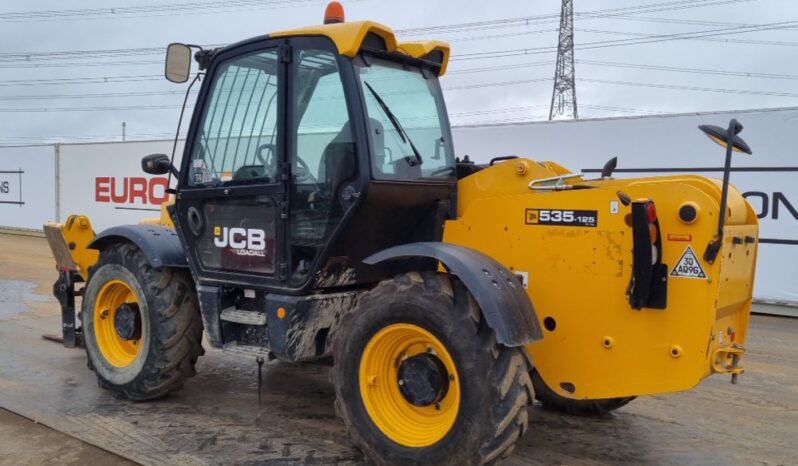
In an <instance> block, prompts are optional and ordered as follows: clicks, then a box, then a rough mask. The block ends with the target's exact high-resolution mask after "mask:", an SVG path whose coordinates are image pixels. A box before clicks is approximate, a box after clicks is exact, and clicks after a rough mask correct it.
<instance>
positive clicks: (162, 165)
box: [141, 154, 172, 175]
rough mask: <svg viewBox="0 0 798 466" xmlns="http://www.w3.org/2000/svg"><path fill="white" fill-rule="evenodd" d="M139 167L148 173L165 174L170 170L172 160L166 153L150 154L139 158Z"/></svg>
mask: <svg viewBox="0 0 798 466" xmlns="http://www.w3.org/2000/svg"><path fill="white" fill-rule="evenodd" d="M141 169H142V170H144V173H149V174H150V175H165V174H167V173H169V171H170V170H172V162H170V161H169V156H168V155H166V154H150V155H148V156H146V157H144V158H143V159H141Z"/></svg>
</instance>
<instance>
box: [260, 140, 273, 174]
mask: <svg viewBox="0 0 798 466" xmlns="http://www.w3.org/2000/svg"><path fill="white" fill-rule="evenodd" d="M266 149H268V150H269V153H268V154H267V155H266V157H264V156H263V151H264V150H266ZM276 153H277V146H275V145H274V144H270V143H267V144H261V145H259V146H258V148H257V149H255V157H257V159H258V161H259V162H260V163H261V164H263V170H264V171H265V172H266V173H267V174H268V175H269V176H270V177H271V175H272V174H273V173H275V172H276V171H277V170H276V168H277V166H276V163H275V162H276V161H277V157H275V154H276Z"/></svg>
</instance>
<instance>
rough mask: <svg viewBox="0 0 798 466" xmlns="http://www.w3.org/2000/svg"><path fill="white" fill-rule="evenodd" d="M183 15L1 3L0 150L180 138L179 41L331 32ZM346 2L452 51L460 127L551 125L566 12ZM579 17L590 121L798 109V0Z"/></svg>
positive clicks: (455, 116)
mask: <svg viewBox="0 0 798 466" xmlns="http://www.w3.org/2000/svg"><path fill="white" fill-rule="evenodd" d="M184 1H185V0H179V1H177V2H165V1H157V0H140V1H139V0H84V1H70V2H64V1H54V0H31V1H25V2H23V1H18V0H5V1H3V2H2V3H0V144H15V143H23V144H28V143H42V142H53V141H78V140H80V141H83V140H120V139H121V131H122V128H121V125H122V122H126V124H127V135H128V138H129V139H152V138H166V137H168V136H167V135H169V134H173V132H174V129H175V126H176V124H177V118H178V115H179V112H180V104H181V103H182V94H183V92H184V91H185V86H186V85H177V84H171V83H169V82H167V81H166V80H164V79H163V78H160V77H159V76H160V75H161V74H162V71H163V50H164V49H165V47H166V45H167V44H168V43H170V42H176V41H179V42H187V43H195V44H203V45H207V44H226V43H230V42H235V41H238V40H241V39H244V38H247V37H250V36H255V35H260V34H264V33H268V32H270V31H272V30H277V29H282V28H286V27H295V26H304V25H310V24H317V23H320V22H321V19H322V16H323V11H324V5H325V4H326V2H322V1H315V0H292V1H288V0H257V1H256V0H227V1H224V2H222V1H217V2H211V1H208V0H197V1H194V2H191V3H192V4H193V6H192V7H190V8H189V7H188V6H187V5H189V3H182V2H184ZM343 3H344V7H345V9H346V16H347V19H348V20H358V19H372V20H375V21H379V22H382V23H384V24H387V25H389V26H391V27H392V28H394V30H397V31H398V32H399V34H398V36H399V37H400V39H406V38H430V39H433V38H434V39H444V40H448V41H450V43H451V46H452V61H451V62H450V66H449V73H447V75H446V76H444V77H443V80H442V83H443V87H444V89H446V91H445V93H446V99H447V103H448V107H449V112H450V114H451V119H452V121H453V123H454V124H476V123H492V122H502V121H524V120H542V119H546V118H547V117H548V105H549V102H550V100H551V92H552V91H551V89H552V81H551V78H552V76H553V75H554V66H555V57H556V53H555V52H554V47H555V46H556V44H557V27H558V19H557V18H556V17H554V15H557V14H559V11H560V1H559V0H490V1H484V0H483V1H476V0H435V1H433V0H402V1H386V0H348V1H346V0H345V1H344V2H343ZM574 3H575V11H576V15H575V21H574V24H575V26H574V27H575V42H576V61H577V63H576V77H577V85H576V87H577V100H578V105H579V117H580V118H596V117H607V116H629V115H644V114H649V113H651V112H657V113H670V112H679V113H681V112H696V111H714V110H731V109H745V108H764V107H789V106H796V105H798V89H796V84H798V60H797V59H798V54H796V51H798V2H796V1H794V0H792V1H790V0H692V1H684V0H682V1H679V0H643V1H638V0H575V2H574ZM165 5H168V7H167V8H166V9H164V6H165ZM65 8H69V9H70V10H64V9H65ZM100 8H101V9H102V10H93V9H100ZM624 8H625V9H624ZM630 8H637V9H636V10H635V9H630ZM72 10H83V11H80V12H75V11H72ZM607 10H613V11H607ZM591 12H592V13H591ZM519 19H522V20H519ZM494 20H516V21H514V22H511V21H504V22H498V21H494ZM486 21H487V22H489V23H487V24H482V25H479V24H476V25H475V24H470V25H469V24H468V23H475V22H486ZM774 23H777V24H774ZM755 25H756V26H758V27H751V26H755ZM760 25H765V26H760ZM435 26H440V27H439V28H431V29H426V30H424V31H423V32H419V31H412V29H418V28H430V27H435ZM403 31H404V32H403ZM685 33H691V34H690V35H689V36H684V35H683V34H685ZM674 34H676V35H680V34H681V36H677V37H682V38H681V39H680V40H663V39H673V37H674V36H673V35H674ZM652 36H654V37H652ZM661 36H666V37H661ZM685 37H690V38H689V39H686V38H685ZM608 41H609V42H608ZM619 41H620V42H619ZM629 42H631V43H629ZM149 48H152V49H155V50H153V51H152V52H149V51H147V50H141V49H149ZM109 50H112V51H113V50H115V52H107V51H109ZM81 51H91V52H92V53H79V52H81ZM103 51H105V52H103ZM43 52H48V53H51V52H58V53H57V54H55V55H52V54H50V55H42V53H43ZM62 52H66V53H62ZM76 52H78V53H76ZM497 54H498V55H506V56H504V57H497V56H496V55H497ZM686 88H691V89H686ZM109 94H116V95H111V96H109ZM119 94H122V95H119ZM142 94H144V95H142ZM153 94H155V95H153Z"/></svg>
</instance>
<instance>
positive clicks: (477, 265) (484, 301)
mask: <svg viewBox="0 0 798 466" xmlns="http://www.w3.org/2000/svg"><path fill="white" fill-rule="evenodd" d="M412 257H429V258H433V259H437V260H439V261H441V262H442V263H443V264H444V265H445V266H446V268H447V269H448V270H449V271H450V272H451V273H452V274H454V275H457V277H458V278H459V279H460V280H462V281H463V283H464V284H465V286H466V288H468V291H470V292H471V294H472V295H473V296H474V299H475V300H476V301H477V303H478V304H479V307H480V308H481V309H482V313H483V314H484V316H485V320H487V322H488V325H490V327H491V328H492V329H493V330H495V331H496V340H498V342H499V343H501V344H504V345H507V346H520V345H524V344H529V343H532V342H534V341H537V340H540V339H541V338H542V337H543V336H542V332H541V330H540V325H539V324H538V320H537V315H536V314H535V308H534V307H533V306H532V302H531V301H530V300H529V298H528V297H527V296H526V293H524V290H523V283H522V282H521V280H519V279H518V278H517V277H516V276H515V275H514V274H513V273H512V272H511V271H510V270H508V269H507V268H505V267H504V266H502V265H501V264H499V263H498V262H496V261H495V260H493V259H491V258H490V257H489V256H486V255H485V254H482V253H481V252H479V251H477V250H475V249H471V248H467V247H462V246H457V245H453V244H444V243H433V242H426V243H411V244H404V245H401V246H395V247H392V248H389V249H386V250H384V251H381V252H378V253H377V254H374V255H373V256H370V257H367V258H366V259H364V260H363V262H365V263H366V264H376V263H379V262H382V261H387V260H390V259H400V258H412Z"/></svg>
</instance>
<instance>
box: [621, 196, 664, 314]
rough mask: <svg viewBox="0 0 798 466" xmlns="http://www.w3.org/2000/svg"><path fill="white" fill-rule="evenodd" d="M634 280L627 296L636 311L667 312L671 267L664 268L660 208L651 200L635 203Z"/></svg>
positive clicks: (633, 224)
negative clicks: (658, 210)
mask: <svg viewBox="0 0 798 466" xmlns="http://www.w3.org/2000/svg"><path fill="white" fill-rule="evenodd" d="M632 240H633V247H632V278H631V279H630V281H629V288H628V290H627V295H628V296H629V304H630V305H631V306H632V308H634V309H642V308H644V307H648V308H654V309H665V307H666V305H667V297H668V293H667V285H668V266H667V265H665V264H662V253H661V247H662V241H661V239H660V228H659V220H658V219H657V207H656V205H655V204H654V201H652V200H651V199H638V200H636V201H634V202H632Z"/></svg>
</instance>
